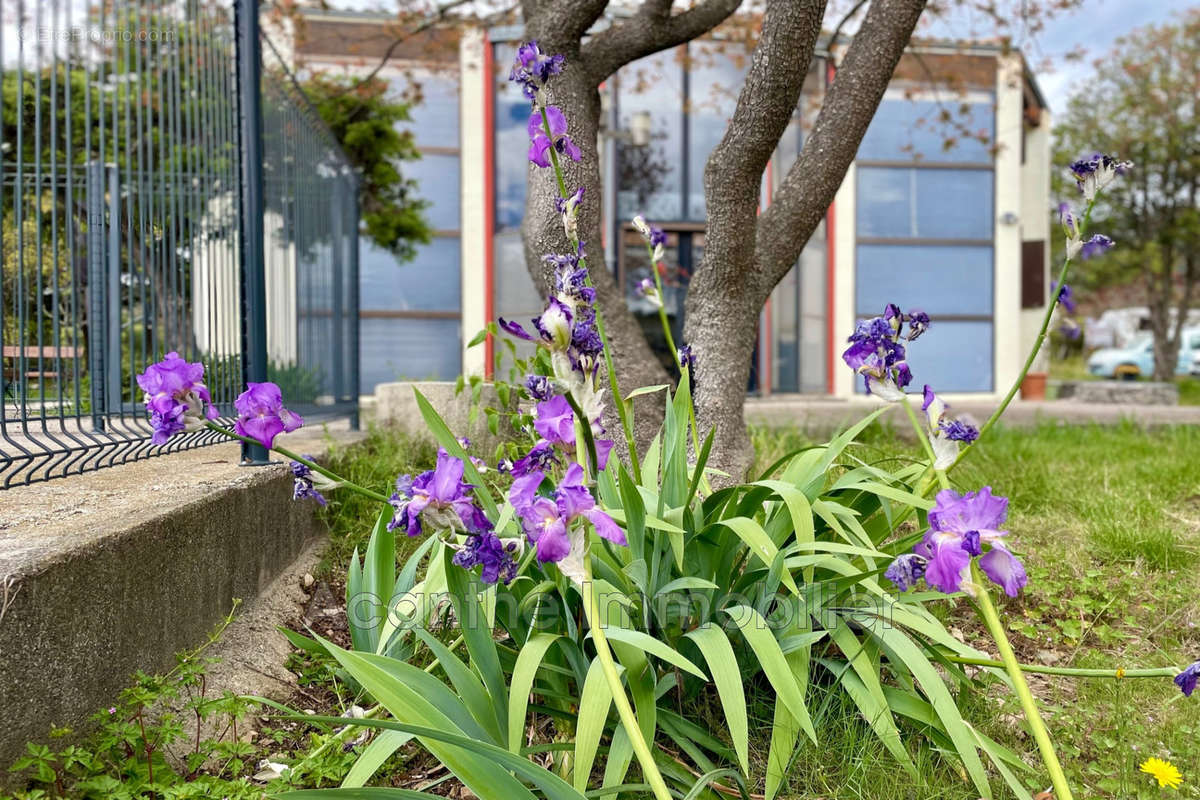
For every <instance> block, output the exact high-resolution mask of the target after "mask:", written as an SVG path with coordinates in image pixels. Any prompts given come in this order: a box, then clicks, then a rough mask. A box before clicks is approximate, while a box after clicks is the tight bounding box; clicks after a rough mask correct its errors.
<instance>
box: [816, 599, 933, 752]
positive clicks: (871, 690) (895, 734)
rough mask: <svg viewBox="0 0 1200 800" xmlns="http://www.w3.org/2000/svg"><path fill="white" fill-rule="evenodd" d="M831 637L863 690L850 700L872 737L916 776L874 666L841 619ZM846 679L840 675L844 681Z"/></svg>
mask: <svg viewBox="0 0 1200 800" xmlns="http://www.w3.org/2000/svg"><path fill="white" fill-rule="evenodd" d="M830 636H831V637H832V639H833V641H834V643H835V644H837V646H838V647H839V648H840V649H841V651H842V653H844V654H845V656H846V659H847V660H848V661H849V662H850V664H851V665H852V666H853V667H854V672H855V674H856V675H857V677H858V679H859V683H860V685H861V686H862V688H863V691H862V692H858V693H856V692H853V691H852V692H850V696H851V699H852V700H854V702H855V704H856V705H857V706H858V709H859V711H861V712H862V715H863V716H864V717H865V718H866V720H867V724H869V725H870V726H871V729H872V730H873V731H875V735H876V736H878V737H879V740H880V741H881V742H883V745H884V747H886V748H887V749H888V752H890V753H891V754H892V756H893V757H894V758H895V759H896V760H897V761H899V762H900V766H902V767H904V770H905V772H907V773H908V774H909V775H913V776H915V775H916V774H917V768H916V765H915V764H913V762H912V759H911V758H910V757H909V755H908V751H907V750H905V749H904V744H903V742H901V741H900V731H899V730H898V729H897V728H896V721H895V720H894V719H892V710H891V708H890V707H889V706H888V704H887V699H886V698H885V697H884V694H883V685H882V684H881V683H880V682H879V673H878V668H877V665H876V664H875V663H874V662H872V660H871V659H870V657H868V655H867V652H866V649H865V647H864V643H863V642H862V641H859V639H858V637H857V636H855V635H854V633H853V631H851V630H850V628H849V626H847V625H846V622H845V620H844V619H843V618H842V617H840V616H839V617H838V620H837V625H835V626H834V627H833V630H831V631H830ZM846 677H848V676H843V682H845V678H846Z"/></svg>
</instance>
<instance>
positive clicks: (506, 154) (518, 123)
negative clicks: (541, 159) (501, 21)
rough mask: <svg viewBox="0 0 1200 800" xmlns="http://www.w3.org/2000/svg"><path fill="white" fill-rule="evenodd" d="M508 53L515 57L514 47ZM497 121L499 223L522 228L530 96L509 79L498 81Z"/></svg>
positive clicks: (496, 163) (506, 53)
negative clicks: (525, 94)
mask: <svg viewBox="0 0 1200 800" xmlns="http://www.w3.org/2000/svg"><path fill="white" fill-rule="evenodd" d="M499 55H500V54H499V53H497V56H499ZM505 57H511V47H509V48H506V51H505ZM495 123H496V143H495V148H496V151H495V162H494V163H495V165H496V166H495V169H496V227H497V228H498V229H501V230H503V229H504V228H519V227H520V226H521V220H522V219H523V218H524V216H525V173H526V170H527V169H528V167H527V162H526V160H525V153H526V152H528V151H529V133H528V130H527V128H526V125H528V124H529V100H528V99H527V98H526V97H525V96H524V95H523V94H521V90H520V89H519V88H517V86H515V85H514V84H512V83H509V82H508V81H501V82H498V83H497V84H496V106H495Z"/></svg>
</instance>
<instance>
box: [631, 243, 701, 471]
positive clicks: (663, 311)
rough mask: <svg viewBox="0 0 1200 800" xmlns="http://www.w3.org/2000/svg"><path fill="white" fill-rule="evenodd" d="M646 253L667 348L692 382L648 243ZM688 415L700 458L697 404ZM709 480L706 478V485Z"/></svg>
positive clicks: (682, 374) (692, 404) (681, 374)
mask: <svg viewBox="0 0 1200 800" xmlns="http://www.w3.org/2000/svg"><path fill="white" fill-rule="evenodd" d="M646 252H647V253H648V254H649V256H650V271H651V272H652V273H654V289H655V291H657V292H658V321H659V322H661V323H662V329H663V336H665V337H666V338H667V347H668V348H670V350H671V358H673V359H675V368H676V369H678V370H679V379H680V380H681V381H686V380H690V376H689V375H688V373H687V371H685V370H684V369H683V361H682V360H681V359H680V358H679V348H678V347H676V346H675V337H674V336H672V335H671V322H670V320H668V319H667V296H666V295H665V294H663V285H662V276H661V275H659V274H658V264H657V263H656V262H655V261H654V248H653V247H651V246H650V242H646ZM688 415H689V417H690V418H691V423H692V450H694V451H695V453H696V457H697V458H699V457H700V426H699V425H697V424H696V403H695V401H693V402H690V403H688ZM707 484H708V480H707V478H705V485H706V486H707Z"/></svg>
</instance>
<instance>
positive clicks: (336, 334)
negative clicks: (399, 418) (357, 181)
mask: <svg viewBox="0 0 1200 800" xmlns="http://www.w3.org/2000/svg"><path fill="white" fill-rule="evenodd" d="M347 194H348V193H347V192H346V176H345V175H337V176H335V177H334V178H333V201H332V202H331V203H330V206H329V214H330V223H331V234H332V238H333V243H332V247H330V248H329V251H330V254H331V255H332V256H333V259H332V260H333V263H332V264H331V265H330V266H331V267H332V268H333V274H332V275H330V278H332V284H333V285H332V286H331V287H330V288H331V289H332V290H333V298H332V301H331V302H330V305H331V306H332V309H331V311H332V312H333V313H332V314H331V316H330V320H331V321H332V322H333V331H332V333H333V336H332V339H333V358H332V359H331V361H330V363H331V365H332V366H333V381H332V386H331V388H332V389H333V402H334V403H340V402H341V401H342V399H343V398H344V397H345V396H346V380H345V378H346V364H345V363H344V362H345V360H346V356H345V352H346V351H345V349H344V348H345V342H346V336H345V324H346V314H345V311H346V309H345V308H344V304H343V297H344V295H343V293H342V287H343V286H344V285H345V281H346V275H347V274H348V273H349V266H350V265H349V264H347V263H346V262H347V261H348V260H349V259H348V258H347V256H348V255H349V253H347V252H346V240H345V236H346V230H345V222H346V201H347V197H346V195H347Z"/></svg>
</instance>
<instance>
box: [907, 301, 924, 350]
mask: <svg viewBox="0 0 1200 800" xmlns="http://www.w3.org/2000/svg"><path fill="white" fill-rule="evenodd" d="M905 319H906V320H907V321H908V337H907V338H908V340H909V341H910V342H911V341H914V340H916V339H917V338H918V337H919V336H920V335H921V334H923V333H924V332H925V331H927V330H929V315H928V314H926V313H925V312H924V311H922V310H921V309H919V308H914V309H911V310H909V312H908V314H906V315H905Z"/></svg>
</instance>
